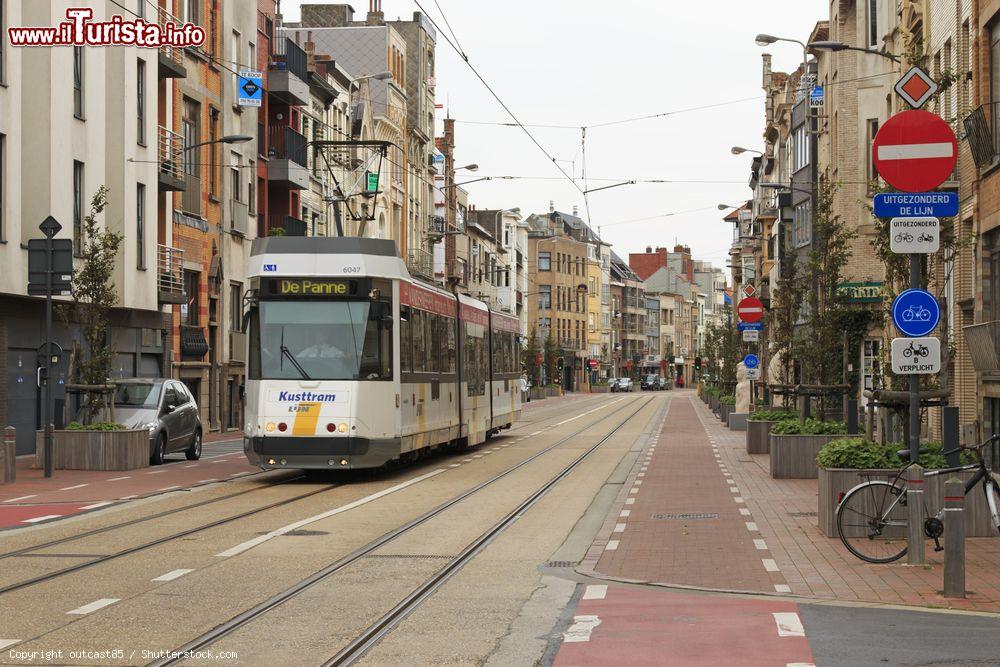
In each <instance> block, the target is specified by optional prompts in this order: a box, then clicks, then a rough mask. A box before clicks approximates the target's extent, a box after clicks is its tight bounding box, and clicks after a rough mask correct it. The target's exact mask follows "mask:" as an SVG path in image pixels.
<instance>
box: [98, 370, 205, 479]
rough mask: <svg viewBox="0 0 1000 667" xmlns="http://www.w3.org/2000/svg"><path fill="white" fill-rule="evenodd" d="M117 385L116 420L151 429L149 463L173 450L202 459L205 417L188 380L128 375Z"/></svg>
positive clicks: (160, 461)
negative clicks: (186, 385)
mask: <svg viewBox="0 0 1000 667" xmlns="http://www.w3.org/2000/svg"><path fill="white" fill-rule="evenodd" d="M116 384H117V386H116V387H115V419H116V420H117V421H118V422H119V423H121V424H123V425H124V426H125V427H126V428H130V429H148V430H149V462H150V464H152V465H159V464H161V463H163V457H164V456H166V455H167V454H168V453H170V452H181V451H182V452H184V455H185V456H186V457H187V458H188V460H189V461H195V460H197V459H199V458H201V436H202V432H203V431H202V426H201V417H200V413H199V412H198V404H197V403H196V402H195V400H194V397H193V396H191V392H189V391H188V389H187V387H185V386H184V383H182V382H178V381H176V380H169V379H166V378H128V379H125V380H118V382H117V383H116Z"/></svg>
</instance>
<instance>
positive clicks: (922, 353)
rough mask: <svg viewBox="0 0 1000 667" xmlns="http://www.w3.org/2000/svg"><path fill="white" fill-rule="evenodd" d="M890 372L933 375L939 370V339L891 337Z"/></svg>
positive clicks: (929, 337)
mask: <svg viewBox="0 0 1000 667" xmlns="http://www.w3.org/2000/svg"><path fill="white" fill-rule="evenodd" d="M891 349H892V372H893V373H895V374H896V375H934V374H936V373H939V372H941V340H940V339H939V338H937V337H935V336H928V337H927V338H893V339H892V348H891Z"/></svg>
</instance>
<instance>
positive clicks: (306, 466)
mask: <svg viewBox="0 0 1000 667" xmlns="http://www.w3.org/2000/svg"><path fill="white" fill-rule="evenodd" d="M243 451H244V452H245V453H246V455H247V459H249V461H250V463H251V464H253V465H256V466H259V467H261V468H263V469H264V470H281V469H285V468H298V469H303V470H356V469H360V468H378V467H379V466H382V465H384V464H385V463H387V462H388V461H391V460H392V459H395V458H397V457H399V455H400V452H401V444H400V439H399V438H382V439H372V438H358V437H351V436H347V437H335V438H324V437H314V438H295V437H281V436H277V437H272V436H268V437H252V438H245V439H244V440H243Z"/></svg>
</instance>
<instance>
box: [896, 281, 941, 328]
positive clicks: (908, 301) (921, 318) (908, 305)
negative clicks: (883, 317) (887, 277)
mask: <svg viewBox="0 0 1000 667" xmlns="http://www.w3.org/2000/svg"><path fill="white" fill-rule="evenodd" d="M940 319H941V308H940V306H938V302H937V299H935V298H934V295H933V294H931V293H930V292H928V291H926V290H922V289H908V290H906V291H905V292H902V293H900V295H899V296H897V297H896V300H895V301H893V302H892V322H893V324H895V325H896V328H897V329H899V330H900V332H902V334H903V335H904V336H910V337H914V338H919V337H921V336H926V335H927V334H929V333H930V332H932V331H934V328H935V327H937V325H938V321H939V320H940Z"/></svg>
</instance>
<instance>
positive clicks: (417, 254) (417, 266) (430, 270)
mask: <svg viewBox="0 0 1000 667" xmlns="http://www.w3.org/2000/svg"><path fill="white" fill-rule="evenodd" d="M406 268H407V269H409V271H410V273H411V274H412V275H415V276H419V277H421V278H424V279H426V280H433V279H434V253H432V252H430V251H428V250H424V249H423V248H414V249H413V250H410V252H409V254H408V255H407V258H406Z"/></svg>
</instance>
